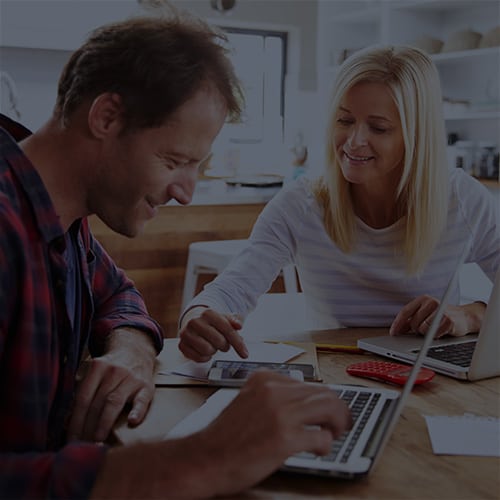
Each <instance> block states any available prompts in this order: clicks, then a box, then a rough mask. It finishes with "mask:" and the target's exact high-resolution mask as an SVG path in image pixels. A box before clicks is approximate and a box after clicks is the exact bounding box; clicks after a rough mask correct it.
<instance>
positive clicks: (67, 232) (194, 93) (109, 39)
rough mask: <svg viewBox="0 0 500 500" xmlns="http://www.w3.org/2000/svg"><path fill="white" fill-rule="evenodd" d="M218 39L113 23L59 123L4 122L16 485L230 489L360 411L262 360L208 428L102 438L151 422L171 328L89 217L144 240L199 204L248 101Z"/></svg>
mask: <svg viewBox="0 0 500 500" xmlns="http://www.w3.org/2000/svg"><path fill="white" fill-rule="evenodd" d="M219 38H220V36H219V35H217V34H216V33H215V32H213V31H212V30H211V29H210V28H209V27H208V26H206V25H204V24H203V23H201V22H198V21H197V22H195V21H192V20H186V19H181V18H180V17H176V18H172V19H135V20H128V21H125V22H121V23H116V24H113V25H109V26H105V27H102V28H101V29H99V30H96V31H95V32H94V33H93V34H92V35H91V37H90V38H89V39H88V40H87V42H86V43H85V44H84V45H83V46H82V47H81V48H80V49H78V50H77V51H76V52H75V53H74V55H73V56H72V57H71V59H70V60H69V62H68V63H67V65H66V67H65V68H64V70H63V73H62V75H61V78H60V81H59V87H58V95H57V100H56V106H55V109H54V113H53V115H52V117H51V118H50V119H49V120H48V121H47V123H46V124H45V125H44V126H42V127H41V128H40V129H39V130H37V131H36V132H35V133H33V134H31V135H28V133H23V130H22V129H18V130H17V132H20V134H19V135H20V137H18V138H20V139H21V138H23V137H24V136H25V135H27V136H26V137H24V138H23V140H21V141H20V142H19V143H16V141H15V140H14V138H13V137H12V136H11V135H10V134H9V133H7V132H6V131H5V130H0V233H1V235H2V237H1V244H0V373H1V377H0V398H1V405H2V410H1V412H0V429H1V430H0V471H1V472H0V497H2V498H5V497H9V498H15V497H30V498H31V497H64V498H85V497H89V496H94V497H104V496H107V497H119V498H125V497H132V498H145V497H151V496H155V497H176V498H177V497H186V498H197V497H207V496H213V495H216V494H227V493H233V492H237V491H240V490H242V489H244V488H246V487H248V486H250V485H252V484H254V483H256V482H257V481H259V480H260V479H262V478H263V477H265V476H266V475H268V474H269V473H271V472H272V471H274V470H275V469H277V468H278V467H279V465H280V464H281V463H282V462H283V461H284V460H285V459H286V457H288V456H289V455H291V454H293V453H295V452H298V451H301V450H308V451H312V452H316V453H327V451H328V450H329V447H330V444H331V441H332V439H333V437H334V436H335V435H337V434H339V433H341V432H343V431H344V430H345V429H346V427H347V426H348V425H349V415H348V410H347V408H346V407H345V406H344V405H343V403H342V402H341V401H339V400H338V399H337V398H336V397H335V396H334V395H333V394H332V392H331V391H329V390H328V389H325V388H322V387H319V386H317V387H315V386H310V385H306V384H301V383H298V382H294V381H291V380H289V379H286V378H283V377H280V376H276V375H271V374H266V373H260V374H258V375H257V376H255V377H254V378H253V379H252V380H251V381H249V383H248V384H247V385H246V387H245V388H244V389H243V390H242V391H241V394H240V395H239V396H238V397H237V398H236V400H235V401H234V403H233V404H231V405H230V406H229V407H228V408H227V409H226V410H225V411H224V412H223V414H222V415H221V416H220V417H219V418H218V419H217V420H216V421H215V422H213V423H212V424H211V425H210V426H209V427H208V428H207V429H205V430H204V431H202V432H200V433H197V434H194V435H192V436H190V437H187V438H183V439H179V440H170V441H164V442H159V443H148V444H137V445H134V446H130V447H117V448H109V447H108V446H106V445H103V444H102V442H103V441H105V440H106V438H107V437H108V434H109V432H110V430H111V429H112V426H113V424H114V423H115V421H116V418H117V417H118V415H119V414H120V413H121V412H122V411H123V410H124V409H125V410H126V411H127V412H128V421H129V423H130V424H131V425H136V424H138V423H140V422H141V421H142V420H143V419H144V416H145V414H146V412H147V409H148V407H149V404H150V402H151V400H152V397H153V393H154V382H153V371H154V361H155V357H156V354H157V353H158V352H159V350H160V349H161V348H162V332H161V330H160V328H159V327H158V325H157V323H156V322H155V321H154V320H153V319H152V318H150V317H149V316H148V315H147V311H146V308H145V305H144V303H143V301H142V299H141V297H140V295H139V293H138V292H137V290H136V289H135V288H134V286H133V283H132V282H131V281H130V280H128V279H127V278H126V276H125V274H124V273H123V272H122V271H121V270H120V269H118V268H117V267H116V266H115V264H114V263H113V262H112V260H111V258H110V257H109V256H108V255H107V254H106V252H105V251H104V249H103V248H102V247H101V246H100V245H99V243H98V242H97V241H96V240H95V239H94V238H93V236H92V234H91V233H90V231H89V228H88V224H87V220H86V217H87V216H88V215H90V214H97V215H98V216H99V217H100V218H101V219H102V220H103V221H104V222H105V223H106V224H107V225H108V226H109V227H111V228H112V229H114V230H115V231H117V232H118V233H120V234H124V235H127V236H131V237H132V236H135V235H136V234H137V233H139V232H140V230H141V228H142V226H143V225H144V223H145V222H146V221H147V220H148V219H151V218H152V217H153V216H154V215H155V213H156V210H157V207H158V206H159V205H163V204H165V203H167V202H168V201H169V200H171V199H176V200H177V201H178V202H180V203H182V204H186V203H189V202H190V200H191V197H192V194H193V190H194V186H195V181H196V176H197V168H198V165H199V164H200V162H202V161H203V159H205V158H206V157H207V156H208V154H209V153H210V148H211V145H212V142H213V140H214V138H215V137H216V135H217V134H218V132H219V130H220V128H221V127H222V125H223V123H224V121H225V120H226V119H227V118H229V119H235V118H237V117H238V115H239V113H240V102H241V100H240V93H239V86H238V83H237V80H236V78H235V75H234V73H233V69H232V67H231V65H230V63H229V62H228V59H227V58H226V55H225V50H224V49H223V48H222V46H221V44H220V43H219ZM87 349H88V351H89V352H90V354H91V356H92V361H91V362H90V363H89V365H88V367H87V370H86V373H85V374H84V375H83V378H82V380H81V381H80V383H79V384H78V386H77V385H76V375H77V369H78V368H79V365H80V360H81V357H82V353H84V352H86V350H87Z"/></svg>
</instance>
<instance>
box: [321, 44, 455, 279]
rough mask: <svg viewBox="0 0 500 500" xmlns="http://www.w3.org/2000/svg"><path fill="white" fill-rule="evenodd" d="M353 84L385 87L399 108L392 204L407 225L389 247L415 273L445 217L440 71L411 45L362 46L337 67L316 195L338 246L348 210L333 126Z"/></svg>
mask: <svg viewBox="0 0 500 500" xmlns="http://www.w3.org/2000/svg"><path fill="white" fill-rule="evenodd" d="M360 82H378V83H384V84H385V85H387V87H388V89H389V90H390V92H391V94H392V97H393V99H394V102H395V104H396V106H397V109H398V112H399V117H400V119H401V126H402V131H403V138H404V145H405V155H404V165H403V172H402V175H401V180H400V182H399V185H398V191H397V202H398V206H399V207H400V210H401V215H402V216H405V221H406V224H405V237H404V243H403V247H404V248H401V249H395V250H396V251H402V252H403V255H404V256H405V260H406V265H407V270H408V272H409V273H417V272H418V271H419V270H421V269H422V267H423V265H424V264H425V263H426V261H427V260H428V259H429V257H430V256H431V254H432V251H433V249H434V247H435V245H436V243H437V241H438V239H439V237H440V234H441V232H442V230H443V228H444V225H445V223H446V217H447V206H448V182H449V177H448V165H447V160H446V149H445V145H446V133H445V128H444V118H443V114H442V97H441V86H440V82H439V75H438V72H437V70H436V67H435V66H434V64H433V63H432V61H431V60H430V59H429V57H428V56H427V55H426V54H425V53H423V52H422V51H420V50H418V49H415V48H412V47H371V48H367V49H363V50H361V51H359V52H356V53H355V54H353V55H352V56H351V57H350V58H349V59H347V60H346V61H345V62H344V63H343V64H342V66H341V67H340V68H339V72H338V75H337V79H336V82H335V86H334V90H333V95H332V101H331V109H330V117H329V123H328V127H327V134H328V136H327V139H326V160H327V168H326V172H325V174H324V176H323V177H322V179H321V180H320V181H319V182H318V183H317V184H316V186H315V195H316V198H317V200H318V202H319V203H320V205H321V206H322V207H323V208H324V214H325V215H324V222H325V227H326V231H327V232H328V234H329V235H330V237H331V238H332V240H333V241H334V242H335V243H336V244H337V245H338V246H339V247H340V248H341V249H342V250H343V251H344V252H349V251H351V250H352V248H353V246H354V240H355V214H354V210H353V205H352V200H351V196H350V184H349V183H348V181H347V180H346V179H345V178H344V176H343V175H342V170H341V168H340V158H339V157H338V155H337V152H336V147H335V138H334V131H335V125H336V120H337V112H338V109H339V106H340V103H341V101H342V99H343V98H344V96H345V94H346V92H347V91H348V90H349V89H350V88H352V87H353V86H354V85H356V84H357V83H360Z"/></svg>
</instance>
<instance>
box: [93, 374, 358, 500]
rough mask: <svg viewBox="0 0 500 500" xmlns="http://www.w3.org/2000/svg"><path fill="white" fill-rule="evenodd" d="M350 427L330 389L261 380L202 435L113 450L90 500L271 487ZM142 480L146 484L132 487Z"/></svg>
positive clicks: (270, 377) (275, 378)
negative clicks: (286, 466) (274, 476)
mask: <svg viewBox="0 0 500 500" xmlns="http://www.w3.org/2000/svg"><path fill="white" fill-rule="evenodd" d="M351 425H352V421H351V415H350V412H349V409H348V407H347V405H346V404H345V403H344V402H343V401H342V400H340V399H339V398H338V397H337V395H336V394H335V393H334V391H332V390H331V389H329V388H328V387H327V386H325V385H322V384H306V383H303V382H297V381H295V380H292V379H291V378H288V377H285V376H283V375H279V374H276V373H272V372H269V371H262V372H257V373H254V374H253V375H252V376H251V377H250V378H249V380H248V381H247V383H246V384H245V385H244V386H243V388H242V389H241V391H240V393H239V394H238V396H236V398H235V399H234V400H233V401H232V402H231V403H230V404H229V406H228V407H227V408H225V410H224V411H222V413H221V414H220V415H219V417H217V419H215V420H214V421H213V422H212V423H211V424H209V425H208V426H207V427H206V428H205V429H203V430H202V431H200V432H197V433H195V434H192V435H190V436H187V437H184V438H180V439H171V440H166V441H161V442H156V443H139V444H136V445H132V446H120V447H115V448H112V449H111V450H110V451H109V452H108V456H107V459H106V463H105V466H104V469H103V470H102V471H101V473H100V476H99V477H98V480H97V481H96V484H95V486H94V490H93V495H92V496H93V497H95V498H102V497H108V496H109V497H115V498H118V497H119V498H146V497H153V498H158V497H162V496H169V495H173V496H175V498H179V499H181V498H186V499H193V498H212V497H214V496H218V495H220V496H224V495H235V494H237V493H239V492H241V491H244V490H245V489H246V488H249V487H250V486H253V485H254V484H256V483H258V482H259V481H261V480H263V479H265V478H266V477H267V476H268V475H269V474H271V473H273V472H274V471H276V470H277V469H278V468H279V467H280V466H281V465H282V464H283V462H284V461H285V460H286V459H287V458H288V457H289V456H291V455H293V454H295V453H298V452H301V451H308V452H312V453H316V454H319V455H325V454H327V453H329V451H330V450H331V445H332V441H333V439H334V437H337V436H339V435H341V434H342V433H343V432H344V431H346V430H347V429H349V428H350V427H351ZM139 456H140V457H141V458H140V459H137V457H139ZM138 477H139V478H141V481H137V480H134V479H135V478H138ZM132 478H133V479H132Z"/></svg>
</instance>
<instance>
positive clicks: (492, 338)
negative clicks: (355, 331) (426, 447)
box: [358, 270, 500, 381]
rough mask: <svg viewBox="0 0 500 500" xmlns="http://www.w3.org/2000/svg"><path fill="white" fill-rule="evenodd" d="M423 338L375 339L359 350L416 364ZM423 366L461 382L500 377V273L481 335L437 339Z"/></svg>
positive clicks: (494, 285)
mask: <svg viewBox="0 0 500 500" xmlns="http://www.w3.org/2000/svg"><path fill="white" fill-rule="evenodd" d="M421 343H422V339H421V336H420V335H400V336H396V337H392V336H390V335H384V336H382V337H372V338H366V339H360V340H358V347H360V348H361V349H364V350H366V351H369V352H373V353H375V354H380V355H382V356H385V357H389V358H393V359H397V360H398V361H404V362H407V363H408V362H410V363H411V362H413V361H414V360H415V358H416V356H417V353H418V351H419V349H420V344H421ZM424 366H426V367H428V368H432V369H433V370H435V371H436V372H438V373H442V374H443V375H448V376H450V377H454V378H457V379H462V380H471V381H472V380H480V379H484V378H489V377H496V376H498V375H500V270H498V271H497V273H496V276H495V282H494V284H493V289H492V291H491V295H490V300H489V302H488V307H487V308H486V312H485V316H484V318H483V323H482V325H481V331H480V332H479V334H473V335H467V336H465V337H447V338H442V339H438V340H435V341H434V342H433V343H432V345H431V347H430V348H429V351H428V353H427V356H426V357H425V359H424Z"/></svg>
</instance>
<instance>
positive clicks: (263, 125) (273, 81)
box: [214, 27, 288, 173]
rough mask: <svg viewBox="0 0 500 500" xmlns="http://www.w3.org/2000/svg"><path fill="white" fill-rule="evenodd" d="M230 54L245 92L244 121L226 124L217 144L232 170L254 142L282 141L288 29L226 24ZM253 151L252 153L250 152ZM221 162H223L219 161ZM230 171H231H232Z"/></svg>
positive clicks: (220, 156)
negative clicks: (276, 29)
mask: <svg viewBox="0 0 500 500" xmlns="http://www.w3.org/2000/svg"><path fill="white" fill-rule="evenodd" d="M222 29H224V31H225V32H226V35H227V37H228V41H229V49H230V58H231V60H232V62H233V65H234V67H235V71H236V74H237V76H238V78H239V79H240V81H241V83H242V86H243V91H244V94H245V110H244V113H243V117H242V123H238V124H226V125H224V127H223V129H222V131H221V134H220V135H219V137H218V139H217V140H216V143H215V144H214V154H216V155H217V157H218V159H219V163H224V164H225V165H224V168H225V169H226V170H230V171H231V170H232V171H233V172H232V173H235V171H236V170H237V169H238V167H239V166H240V167H242V166H243V165H242V164H244V163H245V158H244V157H245V156H250V155H251V154H253V153H254V151H255V149H256V148H255V147H253V148H252V147H250V146H251V145H254V146H258V145H260V146H262V147H263V148H266V145H277V144H282V143H283V134H284V115H285V76H286V54H287V36H288V34H287V33H286V32H281V31H269V30H258V29H247V28H231V27H223V28H222ZM250 151H252V153H250ZM219 166H220V165H219ZM229 173H231V172H229Z"/></svg>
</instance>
